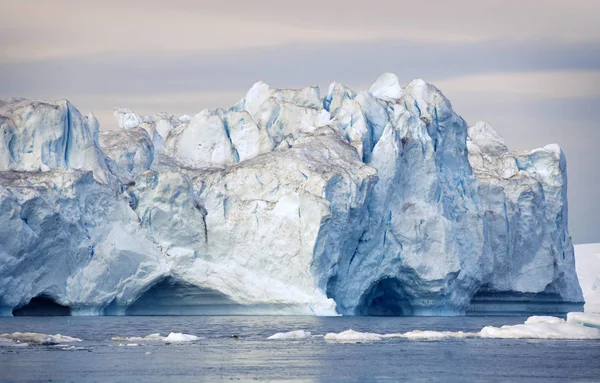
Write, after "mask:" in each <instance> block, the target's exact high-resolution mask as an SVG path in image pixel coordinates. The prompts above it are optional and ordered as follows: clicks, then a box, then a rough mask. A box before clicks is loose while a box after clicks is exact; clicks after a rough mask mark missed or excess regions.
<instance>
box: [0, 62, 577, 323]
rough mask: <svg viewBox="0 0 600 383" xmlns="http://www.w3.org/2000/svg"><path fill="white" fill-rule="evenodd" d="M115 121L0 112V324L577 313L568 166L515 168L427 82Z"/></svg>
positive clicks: (31, 109)
mask: <svg viewBox="0 0 600 383" xmlns="http://www.w3.org/2000/svg"><path fill="white" fill-rule="evenodd" d="M115 117H116V119H117V122H118V124H119V127H120V130H118V131H101V130H99V126H98V122H97V120H96V118H95V117H94V116H93V115H91V114H90V115H89V116H87V117H86V116H84V115H82V114H81V113H80V112H79V111H78V110H77V109H76V108H75V107H74V106H73V105H72V104H70V103H69V102H68V101H64V100H63V101H57V102H43V101H32V100H22V99H4V100H2V101H0V312H1V314H2V315H12V314H13V313H15V314H16V313H19V312H23V311H19V310H33V308H32V307H31V304H32V303H31V302H34V303H35V304H36V307H37V308H38V309H39V310H41V311H43V310H44V307H47V308H48V309H53V310H58V309H60V307H63V308H66V309H67V310H68V311H67V313H70V314H71V315H104V314H107V315H122V314H136V313H137V314H140V315H151V314H160V313H165V314H178V313H179V314H227V313H238V314H249V313H250V314H306V315H337V314H344V315H465V314H481V313H484V314H493V313H517V314H518V313H523V312H533V313H538V312H539V313H540V314H544V313H546V314H556V313H566V312H567V311H577V310H578V309H581V307H582V305H583V297H582V293H581V289H580V287H579V283H578V280H577V275H576V272H575V261H574V253H573V245H572V243H571V239H570V237H569V233H568V227H567V215H568V214H567V174H566V160H565V156H564V153H563V152H562V150H561V149H560V148H559V147H558V146H557V145H548V146H546V147H544V148H542V149H536V150H533V151H531V152H511V151H509V150H508V148H507V147H506V145H505V143H504V141H503V139H502V137H501V136H500V135H499V134H498V133H497V132H496V131H494V129H493V128H492V127H491V126H489V125H488V124H486V123H484V122H477V123H476V124H475V125H473V126H470V127H469V126H468V125H467V123H466V122H465V121H464V120H463V119H462V118H461V117H460V116H459V115H458V114H456V113H455V112H454V110H453V109H452V106H451V104H450V102H449V101H448V100H447V99H446V98H445V97H444V95H443V94H442V93H441V92H440V91H439V90H438V89H437V88H436V87H435V86H433V85H431V84H429V83H427V82H425V81H423V80H420V79H416V80H413V81H411V82H410V83H408V84H407V85H405V86H401V85H400V82H399V80H398V78H397V77H396V76H395V75H393V74H389V73H387V74H384V75H383V76H381V77H380V78H379V79H377V80H376V81H375V83H374V84H373V85H372V86H371V87H370V89H369V91H362V92H355V91H352V90H350V89H348V88H347V87H345V86H343V85H341V84H339V83H333V84H331V86H330V87H329V89H328V91H327V94H326V96H325V97H324V98H321V96H320V91H319V88H318V87H307V88H303V89H298V90H280V89H274V88H271V87H269V86H268V85H267V84H265V83H262V82H259V83H257V84H255V85H254V86H253V87H252V88H251V89H250V90H249V91H248V93H247V95H246V96H245V97H244V98H243V99H242V100H240V101H239V102H238V103H237V104H235V105H234V106H232V107H231V108H229V109H215V110H204V111H202V112H200V113H198V114H197V115H194V116H183V117H177V116H173V115H170V114H167V113H160V114H158V115H156V116H154V117H147V116H138V115H137V114H135V113H134V112H132V111H130V110H127V109H115ZM144 302H146V303H144ZM44 304H46V306H44ZM63 312H64V311H63Z"/></svg>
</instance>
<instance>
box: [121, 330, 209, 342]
mask: <svg viewBox="0 0 600 383" xmlns="http://www.w3.org/2000/svg"><path fill="white" fill-rule="evenodd" d="M111 339H112V340H113V341H115V342H132V343H133V342H138V343H139V342H194V341H196V340H198V339H200V337H197V336H195V335H190V334H183V333H180V332H172V333H169V335H167V336H162V335H160V333H154V334H150V335H146V336H144V337H140V336H128V337H122V336H114V337H112V338H111Z"/></svg>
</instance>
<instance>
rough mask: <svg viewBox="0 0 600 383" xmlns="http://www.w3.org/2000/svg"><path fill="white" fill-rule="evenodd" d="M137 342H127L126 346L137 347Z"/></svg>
mask: <svg viewBox="0 0 600 383" xmlns="http://www.w3.org/2000/svg"><path fill="white" fill-rule="evenodd" d="M137 346H139V344H137V343H127V347H137Z"/></svg>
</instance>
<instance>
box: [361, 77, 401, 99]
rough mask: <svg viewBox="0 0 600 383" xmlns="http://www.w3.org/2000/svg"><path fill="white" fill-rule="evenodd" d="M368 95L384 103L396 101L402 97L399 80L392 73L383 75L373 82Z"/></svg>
mask: <svg viewBox="0 0 600 383" xmlns="http://www.w3.org/2000/svg"><path fill="white" fill-rule="evenodd" d="M369 93H371V94H372V95H373V96H375V97H377V98H379V99H381V100H384V101H389V102H394V101H397V100H398V99H400V97H402V87H401V86H400V80H398V76H396V75H395V74H393V73H384V74H382V75H381V76H379V77H378V78H377V79H376V80H375V82H373V84H372V85H371V87H370V88H369Z"/></svg>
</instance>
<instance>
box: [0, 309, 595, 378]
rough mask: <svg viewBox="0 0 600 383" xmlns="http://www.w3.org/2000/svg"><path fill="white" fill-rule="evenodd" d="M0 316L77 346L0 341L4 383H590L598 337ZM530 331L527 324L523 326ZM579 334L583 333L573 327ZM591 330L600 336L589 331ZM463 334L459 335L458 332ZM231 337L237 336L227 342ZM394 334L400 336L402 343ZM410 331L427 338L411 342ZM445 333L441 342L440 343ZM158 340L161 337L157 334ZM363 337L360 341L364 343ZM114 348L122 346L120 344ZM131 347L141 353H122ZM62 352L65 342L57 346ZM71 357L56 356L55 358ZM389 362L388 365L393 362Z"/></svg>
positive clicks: (430, 326) (470, 325) (440, 320)
mask: <svg viewBox="0 0 600 383" xmlns="http://www.w3.org/2000/svg"><path fill="white" fill-rule="evenodd" d="M68 319H69V321H68V322H67V318H61V317H45V318H33V317H21V318H0V328H2V329H3V332H7V333H13V332H16V331H18V330H20V331H31V332H38V333H43V332H47V333H61V334H68V335H69V336H72V337H77V338H79V339H82V341H81V342H76V343H71V344H70V345H73V346H75V348H71V347H70V346H68V347H62V346H61V347H57V346H50V345H40V344H32V345H29V346H17V347H14V346H11V347H3V346H2V345H1V344H0V367H1V368H0V380H2V381H11V382H12V381H14V382H31V381H48V380H52V381H61V382H63V381H98V382H111V381H127V382H164V381H190V382H191V381H197V380H198V379H199V377H202V380H209V381H212V380H230V379H233V380H237V379H238V378H239V379H241V380H244V381H251V380H259V381H265V380H270V381H279V380H289V379H292V378H293V379H299V380H309V381H373V380H377V381H398V379H399V377H406V378H407V379H409V380H411V381H423V382H430V381H444V382H464V381H497V380H498V379H499V377H502V380H506V381H510V382H522V381H526V382H553V383H554V382H564V381H595V380H597V378H598V376H600V365H599V364H598V363H597V358H598V347H600V340H593V339H591V340H577V341H572V340H561V339H535V340H531V339H512V338H506V339H493V338H481V337H473V336H471V335H469V334H473V333H478V332H479V331H480V330H481V329H482V328H485V327H486V326H494V327H496V328H500V327H501V326H502V325H509V326H512V325H519V324H522V323H523V322H524V321H525V320H526V319H527V318H524V317H357V316H354V317H348V316H346V317H344V316H342V317H312V316H278V317H277V316H221V317H219V316H205V317H202V318H199V317H194V316H163V317H131V316H122V317H113V318H106V317H71V318H68ZM525 326H527V325H525ZM579 327H581V328H584V327H583V326H579ZM350 328H351V329H354V330H355V331H356V333H362V334H364V333H371V334H392V335H394V336H393V337H386V336H385V335H382V336H381V340H378V341H365V340H361V341H358V342H336V341H327V340H325V339H324V337H322V336H321V337H316V336H314V335H313V336H311V337H310V338H305V339H300V340H294V339H289V340H286V339H281V340H277V341H275V340H269V339H268V337H269V336H270V335H272V334H274V333H276V332H284V333H285V332H290V331H295V330H296V329H304V331H310V332H311V333H312V334H329V333H334V334H339V333H340V332H342V331H343V330H346V329H350ZM587 329H589V330H597V329H593V328H587ZM170 332H174V333H184V334H194V335H195V336H198V337H199V338H200V339H198V340H197V341H194V342H162V341H159V342H157V341H154V342H152V341H141V340H140V341H138V340H131V341H125V340H124V341H122V342H115V341H112V340H111V338H112V337H114V336H116V335H118V334H130V335H131V336H132V338H133V337H138V338H145V337H146V336H147V335H148V334H151V333H154V334H156V333H160V334H169V333H170ZM461 332H462V334H463V335H461V336H458V334H461ZM231 334H236V335H238V339H232V338H231ZM398 334H403V335H405V336H404V337H398V336H397V335H398ZM413 334H415V335H416V334H420V335H426V336H423V337H418V336H416V337H412V338H411V337H410V335H413ZM439 334H443V336H441V335H440V336H438V335H439ZM162 336H164V335H162ZM363 339H364V338H363ZM119 343H120V344H122V347H119ZM127 344H137V345H138V346H130V347H127V346H126V345H127ZM61 345H69V344H68V343H62V342H61ZM63 350H64V351H69V352H63V353H60V354H57V353H56V352H57V351H63ZM390 361H392V362H390Z"/></svg>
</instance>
